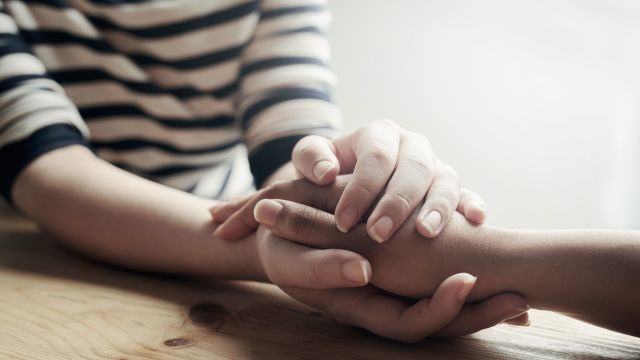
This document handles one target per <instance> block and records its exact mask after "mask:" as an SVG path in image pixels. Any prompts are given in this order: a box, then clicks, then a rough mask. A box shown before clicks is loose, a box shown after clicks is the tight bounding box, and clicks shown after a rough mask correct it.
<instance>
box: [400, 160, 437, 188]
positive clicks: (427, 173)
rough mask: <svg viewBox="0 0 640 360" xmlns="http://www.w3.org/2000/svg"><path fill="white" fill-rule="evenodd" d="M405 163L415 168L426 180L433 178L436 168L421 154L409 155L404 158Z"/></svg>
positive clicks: (410, 167)
mask: <svg viewBox="0 0 640 360" xmlns="http://www.w3.org/2000/svg"><path fill="white" fill-rule="evenodd" d="M402 162H403V165H404V166H406V167H407V168H409V169H412V170H414V171H415V172H417V173H418V174H419V176H420V177H421V178H422V179H424V181H425V182H427V181H429V180H431V179H433V174H434V169H433V166H432V165H431V163H430V162H429V160H427V159H426V158H424V157H420V156H408V157H406V158H405V159H402Z"/></svg>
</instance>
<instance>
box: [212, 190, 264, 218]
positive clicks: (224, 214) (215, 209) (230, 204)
mask: <svg viewBox="0 0 640 360" xmlns="http://www.w3.org/2000/svg"><path fill="white" fill-rule="evenodd" d="M254 195H255V194H250V195H246V196H241V197H239V198H237V199H234V200H231V201H227V202H221V203H219V204H217V205H214V206H212V207H211V208H210V209H209V212H210V213H211V217H212V218H213V221H215V222H218V223H223V222H225V221H226V220H227V219H228V218H229V216H231V215H233V213H235V212H236V211H238V210H239V209H240V208H241V207H242V206H243V205H244V204H246V203H247V201H249V200H251V198H252V197H253V196H254Z"/></svg>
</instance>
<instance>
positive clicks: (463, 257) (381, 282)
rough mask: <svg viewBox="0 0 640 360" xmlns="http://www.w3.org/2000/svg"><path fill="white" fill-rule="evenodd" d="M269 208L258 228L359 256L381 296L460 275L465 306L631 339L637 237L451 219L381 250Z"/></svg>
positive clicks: (292, 207) (324, 223)
mask: <svg viewBox="0 0 640 360" xmlns="http://www.w3.org/2000/svg"><path fill="white" fill-rule="evenodd" d="M343 185H344V184H342V185H340V184H338V185H336V186H333V187H332V188H333V189H331V188H329V189H328V190H326V189H325V190H322V189H318V190H317V191H325V192H326V194H324V196H325V197H326V198H330V199H335V198H337V197H338V195H336V194H335V192H336V191H338V192H339V191H340V189H338V190H335V189H336V188H339V187H340V186H343ZM278 202H279V203H280V204H281V205H283V209H284V211H282V210H281V211H280V212H279V213H278V215H277V216H275V217H273V216H272V217H271V218H272V219H274V218H275V219H276V220H275V223H273V225H269V224H268V221H264V220H265V219H268V218H269V217H263V216H264V215H267V214H266V213H265V212H264V211H263V210H266V209H267V207H264V206H260V204H259V205H258V207H257V209H256V215H257V218H258V219H259V220H261V223H262V224H263V225H265V226H267V227H268V228H270V229H271V230H272V231H273V232H274V233H276V234H277V235H279V236H282V237H284V238H287V239H291V240H294V241H296V242H300V243H304V244H307V245H311V246H314V247H342V248H345V249H348V250H352V251H355V252H358V253H360V254H362V255H364V256H365V257H366V258H367V259H369V261H370V263H371V266H372V283H373V284H374V285H376V286H378V287H380V288H383V289H385V290H387V291H390V292H393V293H396V294H400V295H404V296H407V297H414V298H422V297H425V296H430V295H431V294H433V292H434V291H435V289H436V288H437V286H438V285H439V284H440V283H441V282H442V281H443V280H444V279H446V278H447V277H448V276H450V275H452V274H456V273H461V272H467V273H470V274H473V275H475V276H477V277H478V281H477V283H476V285H475V287H474V288H473V290H472V292H471V294H470V295H469V298H468V299H470V300H472V301H474V300H481V299H484V298H486V297H488V296H490V295H494V294H497V293H503V292H515V293H519V294H522V295H524V296H525V297H526V298H527V299H528V300H529V302H530V305H531V306H533V307H537V308H540V309H547V310H553V311H558V312H563V313H566V314H568V315H570V316H573V317H576V318H579V319H582V320H585V321H589V322H591V323H594V324H597V325H600V326H603V327H607V328H610V329H613V330H617V331H621V332H626V333H629V334H633V335H636V336H640V305H638V304H640V287H638V286H637V279H638V276H639V275H640V232H639V231H606V230H604V231H602V230H598V231H596V230H563V231H531V230H505V229H496V228H490V227H485V226H474V225H471V224H470V223H468V222H467V221H466V220H464V218H463V217H462V216H461V215H458V214H454V217H453V218H452V222H451V223H450V224H449V225H448V227H447V228H446V230H445V231H443V233H442V234H441V235H440V236H439V237H437V238H435V239H432V240H427V239H424V238H423V237H422V236H420V234H419V233H417V231H416V230H415V228H414V227H413V224H414V223H413V221H408V222H405V223H404V225H403V226H402V228H401V229H400V230H399V231H398V232H397V233H396V234H395V235H394V236H393V237H392V238H391V239H390V240H389V241H388V242H386V243H383V244H378V243H376V242H375V241H373V240H372V239H371V238H369V237H368V235H367V232H366V227H365V225H364V224H360V225H358V226H357V227H356V228H354V230H352V231H351V232H349V233H347V234H345V235H343V234H341V233H340V232H339V231H337V230H335V221H334V218H333V216H332V215H331V214H329V213H326V212H321V211H318V210H315V209H311V208H309V207H302V205H300V204H296V203H293V202H288V201H282V200H278ZM335 203H336V201H335V200H333V201H332V200H329V201H326V202H325V204H324V205H326V207H325V209H326V210H327V211H332V209H333V207H334V206H335ZM415 216H416V213H415V212H414V215H413V217H414V218H415ZM261 218H262V219H261Z"/></svg>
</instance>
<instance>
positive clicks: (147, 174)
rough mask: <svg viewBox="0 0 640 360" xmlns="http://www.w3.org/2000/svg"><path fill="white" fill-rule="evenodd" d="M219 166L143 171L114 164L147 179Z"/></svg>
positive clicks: (185, 166)
mask: <svg viewBox="0 0 640 360" xmlns="http://www.w3.org/2000/svg"><path fill="white" fill-rule="evenodd" d="M219 164H220V162H219V161H218V162H215V163H210V164H203V165H169V166H163V167H160V168H157V169H153V170H141V169H138V168H136V167H134V166H131V165H127V164H125V163H118V162H114V163H113V165H115V166H117V167H119V168H121V169H123V170H127V171H130V172H132V173H135V174H140V175H142V176H144V177H147V178H159V177H165V176H172V175H178V174H181V173H185V172H189V171H195V170H202V169H207V168H210V169H213V168H214V167H215V166H216V165H219Z"/></svg>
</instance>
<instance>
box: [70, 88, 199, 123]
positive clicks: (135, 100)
mask: <svg viewBox="0 0 640 360" xmlns="http://www.w3.org/2000/svg"><path fill="white" fill-rule="evenodd" d="M65 90H66V92H67V95H68V96H69V97H70V98H71V99H72V100H73V102H74V103H75V104H76V106H78V107H88V106H100V105H115V104H134V105H137V106H138V107H140V108H141V109H143V110H144V111H146V112H147V113H149V114H151V115H154V116H158V117H170V118H180V119H184V120H187V121H188V120H190V119H192V118H193V114H192V113H191V112H190V111H189V110H188V109H186V108H185V107H184V105H183V104H182V103H181V102H179V101H177V100H176V98H174V97H173V96H171V95H167V94H152V95H148V94H141V93H136V92H132V91H129V90H128V89H127V88H125V87H124V86H122V85H120V84H117V83H114V82H111V81H108V82H104V81H100V82H92V83H81V84H72V85H66V86H65Z"/></svg>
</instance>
